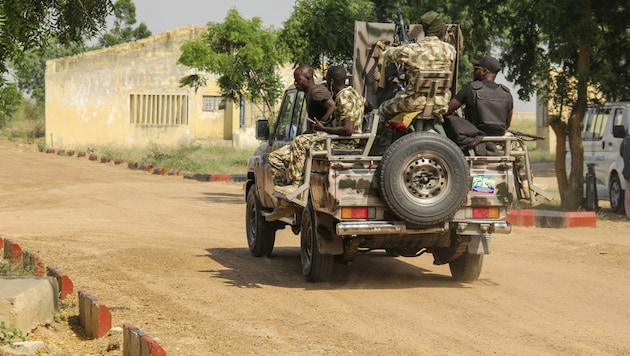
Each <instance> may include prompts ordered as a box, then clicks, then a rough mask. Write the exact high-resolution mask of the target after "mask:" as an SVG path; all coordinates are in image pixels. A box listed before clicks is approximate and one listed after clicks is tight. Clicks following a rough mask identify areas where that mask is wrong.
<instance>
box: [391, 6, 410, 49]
mask: <svg viewBox="0 0 630 356" xmlns="http://www.w3.org/2000/svg"><path fill="white" fill-rule="evenodd" d="M396 36H397V37H398V41H399V42H400V43H399V44H408V43H409V37H408V36H407V28H406V27H405V21H404V20H403V15H402V9H401V8H400V7H399V8H398V22H396ZM394 42H395V41H394Z"/></svg>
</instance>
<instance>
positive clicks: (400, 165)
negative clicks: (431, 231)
mask: <svg viewBox="0 0 630 356" xmlns="http://www.w3.org/2000/svg"><path fill="white" fill-rule="evenodd" d="M469 186H470V184H469V171H468V162H467V161H466V158H465V157H464V154H463V153H462V151H461V150H460V149H459V147H457V145H455V143H453V142H452V141H451V140H449V139H448V138H446V137H444V136H440V135H437V134H433V133H429V132H414V133H410V134H408V135H405V136H403V137H401V138H399V139H398V140H396V141H394V142H393V143H392V144H391V145H390V146H389V147H388V148H387V150H386V151H385V153H384V154H383V158H382V160H381V165H380V173H379V189H380V192H381V195H382V197H383V199H384V200H385V203H386V204H387V206H388V207H389V208H390V209H391V210H392V211H393V212H394V213H395V214H396V215H398V216H399V217H400V218H401V219H403V220H405V221H407V222H409V223H412V224H416V225H433V224H438V223H440V222H444V221H445V220H447V219H449V218H450V217H452V216H453V215H454V214H455V212H456V211H457V209H459V208H460V207H461V206H462V205H463V203H464V201H465V199H466V196H467V194H468V189H469Z"/></svg>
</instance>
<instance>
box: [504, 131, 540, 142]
mask: <svg viewBox="0 0 630 356" xmlns="http://www.w3.org/2000/svg"><path fill="white" fill-rule="evenodd" d="M506 131H507V132H509V133H511V134H512V135H514V136H518V137H527V138H531V139H534V140H544V139H545V136H540V135H534V134H529V133H525V132H520V131H515V130H506Z"/></svg>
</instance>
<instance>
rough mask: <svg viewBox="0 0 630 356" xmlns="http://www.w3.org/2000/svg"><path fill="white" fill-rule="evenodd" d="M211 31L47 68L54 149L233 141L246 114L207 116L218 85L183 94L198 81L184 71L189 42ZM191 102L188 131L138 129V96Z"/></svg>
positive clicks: (172, 35)
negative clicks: (186, 82)
mask: <svg viewBox="0 0 630 356" xmlns="http://www.w3.org/2000/svg"><path fill="white" fill-rule="evenodd" d="M203 31H205V29H204V28H199V27H194V26H190V27H182V28H178V29H174V30H172V31H168V32H165V33H163V34H160V35H157V36H153V37H150V38H147V39H143V40H139V41H136V42H133V43H127V44H122V45H118V46H114V47H109V48H105V49H102V50H98V51H92V52H88V53H84V54H81V55H77V56H73V57H66V58H62V59H57V60H51V61H48V62H47V65H46V144H47V146H48V147H55V148H79V147H81V146H85V145H95V146H98V145H122V146H136V145H140V146H142V145H148V144H150V143H156V144H161V145H171V146H173V145H179V144H188V143H191V142H192V141H194V140H198V139H212V140H231V139H232V138H233V137H232V136H233V134H234V133H237V132H238V131H239V130H240V128H239V117H238V115H239V110H238V107H237V108H234V107H233V105H232V104H228V106H227V107H226V109H225V110H217V111H211V112H204V111H202V96H203V95H214V96H219V95H220V94H219V90H218V88H217V87H216V86H215V85H214V81H212V80H209V81H208V86H206V87H203V88H200V89H199V91H198V92H197V93H195V92H194V90H192V89H190V88H180V87H179V80H180V78H182V77H184V76H186V75H188V74H191V73H193V71H192V70H191V69H190V68H188V67H185V66H182V65H178V64H177V60H178V59H179V56H180V53H181V50H180V47H181V45H182V43H183V42H184V41H187V40H191V39H193V38H196V37H198V36H199V35H200V34H201V33H203ZM132 94H135V95H138V94H140V95H142V94H156V95H170V94H179V95H188V105H187V106H188V107H187V111H188V124H177V125H173V124H171V125H159V124H140V125H139V124H132V123H131V122H130V121H131V118H130V106H131V100H130V95H132Z"/></svg>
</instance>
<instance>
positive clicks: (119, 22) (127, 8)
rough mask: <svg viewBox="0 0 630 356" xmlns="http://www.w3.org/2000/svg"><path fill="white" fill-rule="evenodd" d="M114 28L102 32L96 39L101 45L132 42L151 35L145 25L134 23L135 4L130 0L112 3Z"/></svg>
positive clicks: (108, 45)
mask: <svg viewBox="0 0 630 356" xmlns="http://www.w3.org/2000/svg"><path fill="white" fill-rule="evenodd" d="M114 17H115V18H114V28H113V29H111V30H110V31H109V32H107V33H105V34H103V36H101V37H100V38H99V40H98V42H99V44H100V45H101V46H103V47H110V46H114V45H117V44H121V43H126V42H132V41H136V40H139V39H143V38H147V37H149V36H151V31H149V29H148V27H147V25H146V24H145V23H144V22H142V23H140V25H138V27H136V28H134V27H133V25H134V24H135V23H136V5H135V4H134V3H133V1H131V0H118V1H116V2H115V3H114Z"/></svg>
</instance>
